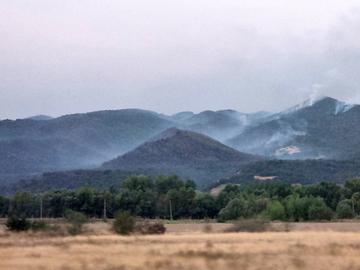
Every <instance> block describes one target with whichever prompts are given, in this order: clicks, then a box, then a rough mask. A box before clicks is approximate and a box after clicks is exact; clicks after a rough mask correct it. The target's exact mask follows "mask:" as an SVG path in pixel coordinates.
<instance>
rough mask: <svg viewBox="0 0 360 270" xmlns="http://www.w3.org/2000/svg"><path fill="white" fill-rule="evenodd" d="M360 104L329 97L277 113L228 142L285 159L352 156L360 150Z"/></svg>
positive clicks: (241, 149) (345, 157)
mask: <svg viewBox="0 0 360 270" xmlns="http://www.w3.org/2000/svg"><path fill="white" fill-rule="evenodd" d="M359 121H360V106H359V105H351V104H346V103H344V102H340V101H338V100H335V99H332V98H329V97H326V98H323V99H320V100H318V101H316V102H313V103H312V102H310V101H308V102H305V103H303V104H301V105H298V106H296V107H293V108H291V109H289V110H286V111H284V112H281V113H278V114H273V115H271V116H270V117H268V118H267V119H266V118H265V119H263V122H262V123H260V124H258V125H254V126H251V127H248V128H247V129H246V130H244V132H242V133H240V134H239V135H237V136H235V137H233V138H232V139H229V140H228V141H226V144H228V145H230V146H232V147H234V148H236V149H238V150H240V151H245V152H249V153H254V154H261V155H266V156H273V157H276V158H282V159H308V158H312V159H314V158H315V159H318V158H322V159H351V158H353V157H356V156H357V155H358V154H359V151H360V149H359V145H360V137H359V136H358V135H357V134H359V132H360V125H359Z"/></svg>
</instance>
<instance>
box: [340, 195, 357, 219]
mask: <svg viewBox="0 0 360 270" xmlns="http://www.w3.org/2000/svg"><path fill="white" fill-rule="evenodd" d="M336 215H337V217H338V218H341V219H347V218H353V217H354V213H353V210H352V207H351V200H343V201H341V202H339V203H338V205H337V207H336Z"/></svg>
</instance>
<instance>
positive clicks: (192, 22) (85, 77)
mask: <svg viewBox="0 0 360 270" xmlns="http://www.w3.org/2000/svg"><path fill="white" fill-rule="evenodd" d="M359 71H360V3H359V1H358V0H315V1H314V0H312V1H310V0H301V1H300V0H297V1H295V0H273V1H271V0H257V1H256V0H249V1H245V0H221V1H219V0H178V1H174V0H151V1H149V0H128V1H127V0H126V1H125V0H51V1H49V0H31V1H30V0H28V1H26V0H23V1H20V0H0V118H1V119H4V118H19V117H26V116H30V115H35V114H49V115H52V116H58V115H62V114H67V113H74V112H87V111H94V110H103V109H121V108H134V107H136V108H143V109H150V110H155V111H158V112H163V113H174V112H178V111H184V110H192V111H201V110H205V109H212V110H216V109H225V108H231V109H236V110H239V111H243V112H252V111H258V110H268V111H279V110H281V109H284V108H286V107H289V106H291V105H294V104H296V103H298V102H300V101H303V100H304V99H306V98H308V97H309V96H314V95H330V96H333V97H335V98H339V99H342V100H346V101H350V102H356V103H360V74H359Z"/></svg>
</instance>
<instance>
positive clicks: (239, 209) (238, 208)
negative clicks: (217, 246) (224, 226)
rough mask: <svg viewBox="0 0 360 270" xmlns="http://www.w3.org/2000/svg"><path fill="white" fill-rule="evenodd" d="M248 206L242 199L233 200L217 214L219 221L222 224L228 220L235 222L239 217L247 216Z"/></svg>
mask: <svg viewBox="0 0 360 270" xmlns="http://www.w3.org/2000/svg"><path fill="white" fill-rule="evenodd" d="M247 211H248V204H247V202H246V201H245V200H244V199H242V198H235V199H233V200H231V201H230V202H229V203H228V204H227V205H226V207H225V208H223V209H221V210H220V212H219V221H221V222H224V221H228V220H236V219H239V218H240V217H247V216H248V212H247Z"/></svg>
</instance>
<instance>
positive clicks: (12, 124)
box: [0, 109, 172, 182]
mask: <svg viewBox="0 0 360 270" xmlns="http://www.w3.org/2000/svg"><path fill="white" fill-rule="evenodd" d="M170 126H172V122H170V121H169V120H167V119H165V118H164V117H163V116H162V115H160V114H157V113H154V112H150V111H143V110H134V109H129V110H119V111H100V112H93V113H86V114H73V115H67V116H63V117H59V118H55V119H50V120H46V121H38V120H32V119H23V120H16V121H11V120H5V121H0V180H2V182H6V181H7V180H12V179H14V178H16V177H20V176H21V177H22V176H24V175H32V174H37V173H41V172H46V171H53V170H56V171H59V170H68V169H75V168H92V167H96V166H99V165H100V164H101V163H102V162H105V161H106V160H109V159H111V158H114V157H116V156H117V155H119V154H121V153H125V152H127V151H129V150H131V149H133V148H134V147H136V146H137V145H139V144H141V143H143V142H144V141H146V140H148V139H149V138H151V137H153V136H154V135H155V134H158V133H159V132H161V131H163V130H165V129H167V128H169V127H170Z"/></svg>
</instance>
